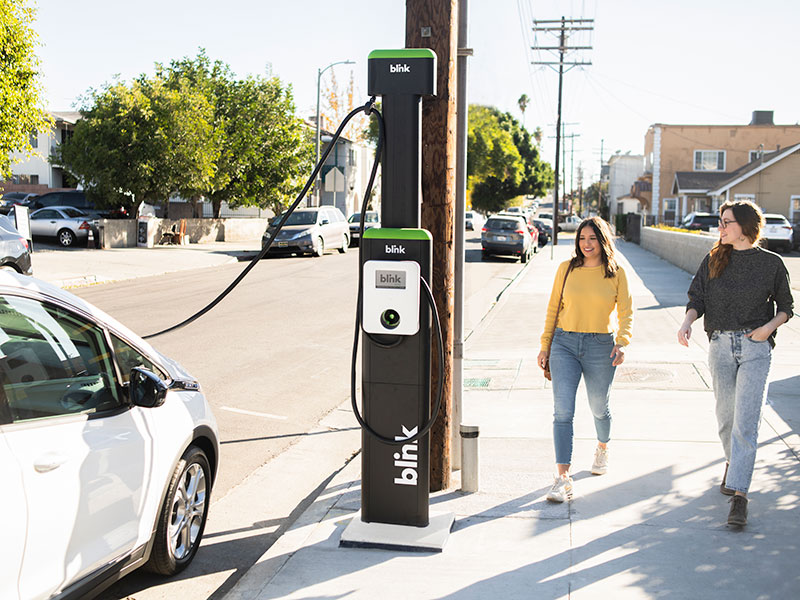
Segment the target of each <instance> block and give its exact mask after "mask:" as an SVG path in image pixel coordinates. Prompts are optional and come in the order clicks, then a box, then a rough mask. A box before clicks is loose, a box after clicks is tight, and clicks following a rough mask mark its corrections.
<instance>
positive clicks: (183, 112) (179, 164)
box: [51, 76, 218, 214]
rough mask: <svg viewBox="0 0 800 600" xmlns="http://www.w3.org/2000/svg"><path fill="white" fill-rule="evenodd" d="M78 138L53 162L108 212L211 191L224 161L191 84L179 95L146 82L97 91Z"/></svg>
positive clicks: (203, 100)
mask: <svg viewBox="0 0 800 600" xmlns="http://www.w3.org/2000/svg"><path fill="white" fill-rule="evenodd" d="M81 116H82V118H81V119H80V120H79V121H78V122H77V123H76V124H75V130H74V133H73V135H72V137H71V138H70V139H68V140H67V141H65V142H64V143H63V144H61V145H60V146H58V147H57V149H56V151H55V153H54V155H53V157H52V159H51V160H52V161H53V162H54V163H56V164H61V165H63V166H64V168H66V169H67V170H69V171H70V172H71V173H72V174H73V175H74V176H75V177H76V178H77V179H78V181H80V183H81V184H82V185H83V187H84V188H85V189H86V190H87V192H88V194H89V195H90V196H91V197H92V198H94V199H95V201H96V202H97V203H98V204H99V205H102V206H122V207H125V208H126V209H128V210H129V212H130V213H131V214H135V213H136V210H135V209H136V207H137V206H138V204H139V203H140V202H148V203H152V204H157V203H166V202H167V201H168V200H169V197H170V196H171V195H172V194H175V193H186V192H187V190H196V189H200V188H203V187H205V186H207V184H208V181H210V179H211V177H212V176H213V174H214V168H215V163H216V160H217V158H218V150H217V143H216V139H215V135H214V130H213V128H212V126H211V117H212V109H211V105H210V104H209V103H208V101H207V100H206V98H205V96H204V95H203V94H202V92H201V91H198V90H194V89H192V88H191V86H190V85H188V83H185V84H184V85H182V86H181V87H180V88H179V89H171V88H169V87H168V86H166V85H165V83H164V81H163V80H161V79H159V78H147V77H145V76H141V77H139V78H138V79H137V80H135V81H134V82H133V83H132V84H131V85H130V86H128V85H126V84H124V83H122V82H117V83H115V84H113V85H106V86H104V87H103V88H102V89H100V90H97V91H94V90H92V91H90V94H89V97H88V99H87V100H86V101H85V103H84V107H83V108H82V109H81Z"/></svg>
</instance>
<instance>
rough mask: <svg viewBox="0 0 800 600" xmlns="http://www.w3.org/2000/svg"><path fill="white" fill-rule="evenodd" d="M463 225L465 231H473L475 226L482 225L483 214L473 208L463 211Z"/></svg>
mask: <svg viewBox="0 0 800 600" xmlns="http://www.w3.org/2000/svg"><path fill="white" fill-rule="evenodd" d="M464 227H465V229H466V230H467V231H475V229H476V228H477V227H483V215H481V213H479V212H476V211H474V210H468V211H466V212H465V213H464Z"/></svg>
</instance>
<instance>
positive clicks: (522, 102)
mask: <svg viewBox="0 0 800 600" xmlns="http://www.w3.org/2000/svg"><path fill="white" fill-rule="evenodd" d="M530 102H531V99H530V98H528V94H522V96H520V97H519V100H517V104H519V111H520V112H521V113H522V123H523V124H524V123H525V109H526V108H528V104H530Z"/></svg>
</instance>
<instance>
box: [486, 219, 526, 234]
mask: <svg viewBox="0 0 800 600" xmlns="http://www.w3.org/2000/svg"><path fill="white" fill-rule="evenodd" d="M520 225H522V224H521V223H520V222H519V221H518V220H516V219H489V220H488V221H486V229H500V230H503V231H516V230H517V228H518V227H520Z"/></svg>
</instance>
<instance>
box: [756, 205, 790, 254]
mask: <svg viewBox="0 0 800 600" xmlns="http://www.w3.org/2000/svg"><path fill="white" fill-rule="evenodd" d="M764 219H765V220H766V224H765V226H764V229H763V230H762V232H761V237H763V238H764V239H765V240H767V244H768V245H769V247H770V248H775V249H776V250H778V251H779V252H789V251H790V250H791V249H792V246H793V243H792V233H793V232H792V224H791V223H789V219H787V218H786V217H784V216H783V215H779V214H773V213H767V214H765V215H764Z"/></svg>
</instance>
